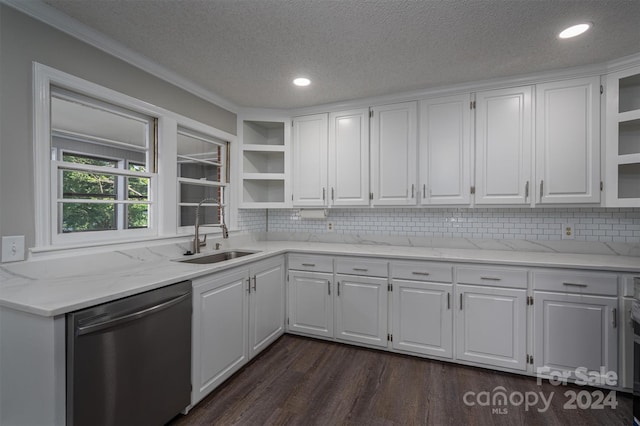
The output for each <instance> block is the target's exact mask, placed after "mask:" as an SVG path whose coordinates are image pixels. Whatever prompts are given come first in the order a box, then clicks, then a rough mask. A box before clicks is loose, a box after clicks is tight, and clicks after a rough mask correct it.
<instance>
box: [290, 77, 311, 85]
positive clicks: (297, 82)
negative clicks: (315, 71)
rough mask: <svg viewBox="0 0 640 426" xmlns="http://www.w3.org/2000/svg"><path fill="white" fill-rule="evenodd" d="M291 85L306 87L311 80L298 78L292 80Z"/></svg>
mask: <svg viewBox="0 0 640 426" xmlns="http://www.w3.org/2000/svg"><path fill="white" fill-rule="evenodd" d="M293 84H295V85H296V86H308V85H310V84H311V80H309V79H308V78H304V77H299V78H296V79H295V80H293Z"/></svg>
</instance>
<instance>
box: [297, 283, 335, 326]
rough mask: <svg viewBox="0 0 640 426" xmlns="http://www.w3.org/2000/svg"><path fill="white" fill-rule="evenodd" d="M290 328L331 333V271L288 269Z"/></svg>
mask: <svg viewBox="0 0 640 426" xmlns="http://www.w3.org/2000/svg"><path fill="white" fill-rule="evenodd" d="M288 282H289V294H288V299H289V305H288V306H289V316H288V322H289V324H288V329H289V330H290V331H294V332H299V333H305V334H310V335H314V336H322V337H333V274H332V273H322V272H307V271H289V277H288Z"/></svg>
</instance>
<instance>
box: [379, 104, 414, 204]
mask: <svg viewBox="0 0 640 426" xmlns="http://www.w3.org/2000/svg"><path fill="white" fill-rule="evenodd" d="M372 110H373V118H372V119H371V179H372V190H373V204H374V205H380V206H382V205H388V206H392V205H411V204H416V192H417V190H418V189H417V187H416V163H417V160H416V145H417V138H416V133H417V102H404V103H398V104H392V105H384V106H377V107H373V108H372Z"/></svg>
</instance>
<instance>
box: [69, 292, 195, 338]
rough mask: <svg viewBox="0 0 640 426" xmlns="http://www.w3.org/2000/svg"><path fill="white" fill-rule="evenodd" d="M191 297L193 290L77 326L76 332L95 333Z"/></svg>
mask: <svg viewBox="0 0 640 426" xmlns="http://www.w3.org/2000/svg"><path fill="white" fill-rule="evenodd" d="M188 297H191V292H189V293H185V294H183V295H181V296H178V297H175V298H173V299H169V300H167V301H164V302H162V303H159V304H157V305H154V306H151V307H149V308H145V309H142V310H140V311H136V312H132V313H130V314H127V315H123V316H120V317H116V318H111V319H109V320H107V321H102V322H99V323H96V324H91V325H87V326H84V327H77V328H76V334H77V335H78V336H82V335H83V334H90V333H95V332H97V331H100V330H104V329H105V328H111V327H115V326H117V325H120V324H124V323H127V322H130V321H134V320H137V319H139V318H143V317H146V316H148V315H151V314H154V313H156V312H159V311H162V310H164V309H167V308H169V307H171V306H173V305H177V304H178V303H180V302H182V301H183V300H185V299H186V298H188Z"/></svg>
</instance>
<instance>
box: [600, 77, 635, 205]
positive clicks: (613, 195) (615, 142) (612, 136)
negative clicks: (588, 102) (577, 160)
mask: <svg viewBox="0 0 640 426" xmlns="http://www.w3.org/2000/svg"><path fill="white" fill-rule="evenodd" d="M607 90H608V94H607V184H608V191H607V206H610V207H640V67H635V68H631V69H628V70H624V71H620V72H617V73H612V74H609V75H608V77H607Z"/></svg>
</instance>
